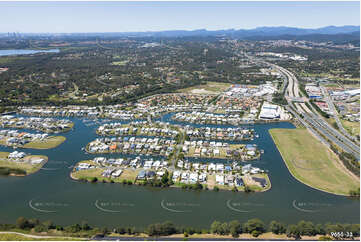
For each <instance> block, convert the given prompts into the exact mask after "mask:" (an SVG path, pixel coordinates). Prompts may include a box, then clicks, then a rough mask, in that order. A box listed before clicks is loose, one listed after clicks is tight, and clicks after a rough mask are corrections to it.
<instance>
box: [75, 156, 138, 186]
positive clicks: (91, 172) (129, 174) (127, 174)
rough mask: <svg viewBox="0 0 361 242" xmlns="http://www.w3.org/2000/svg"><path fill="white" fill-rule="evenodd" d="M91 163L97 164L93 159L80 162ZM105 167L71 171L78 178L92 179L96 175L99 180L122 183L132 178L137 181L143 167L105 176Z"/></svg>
mask: <svg viewBox="0 0 361 242" xmlns="http://www.w3.org/2000/svg"><path fill="white" fill-rule="evenodd" d="M84 162H85V163H89V164H92V165H95V163H94V162H93V161H81V162H79V163H84ZM79 163H78V164H79ZM104 170H105V169H103V168H94V169H88V170H81V171H73V172H72V173H71V177H72V178H74V179H77V180H88V181H91V179H92V178H93V177H96V178H97V179H98V181H105V182H111V181H113V182H117V183H121V182H122V181H123V180H131V181H132V182H134V181H135V178H136V177H137V175H138V173H139V171H140V170H142V169H135V170H133V169H122V170H123V172H122V174H121V175H120V176H119V177H111V178H108V177H103V176H102V173H103V171H104Z"/></svg>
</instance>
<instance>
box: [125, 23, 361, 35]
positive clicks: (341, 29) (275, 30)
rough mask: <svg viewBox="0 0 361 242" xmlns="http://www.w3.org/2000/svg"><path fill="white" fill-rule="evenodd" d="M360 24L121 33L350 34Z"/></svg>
mask: <svg viewBox="0 0 361 242" xmlns="http://www.w3.org/2000/svg"><path fill="white" fill-rule="evenodd" d="M359 31H360V26H353V25H346V26H327V27H323V28H317V29H304V28H294V27H258V28H255V29H238V30H235V29H228V30H214V31H209V30H206V29H199V30H192V31H187V30H170V31H159V32H133V33H122V34H127V35H137V36H155V37H184V36H222V35H224V36H230V37H236V38H247V37H251V36H280V35H296V36H297V35H309V34H328V35H331V34H350V33H354V32H359Z"/></svg>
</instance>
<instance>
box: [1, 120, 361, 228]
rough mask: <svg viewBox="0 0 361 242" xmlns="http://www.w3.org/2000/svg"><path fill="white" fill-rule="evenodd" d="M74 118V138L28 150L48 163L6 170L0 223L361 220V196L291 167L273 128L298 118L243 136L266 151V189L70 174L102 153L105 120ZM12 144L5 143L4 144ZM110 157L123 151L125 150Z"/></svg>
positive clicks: (259, 126) (206, 223)
mask: <svg viewBox="0 0 361 242" xmlns="http://www.w3.org/2000/svg"><path fill="white" fill-rule="evenodd" d="M171 115H172V114H167V115H165V116H164V117H163V118H162V120H163V121H169V122H170V123H174V124H182V123H179V122H175V121H171V120H170V117H171ZM69 119H71V120H72V121H73V122H74V123H75V126H74V130H73V131H70V132H68V133H65V134H63V135H64V136H66V138H67V140H66V141H65V142H64V143H63V144H61V145H60V146H58V147H56V148H54V149H50V150H32V149H24V151H25V152H30V153H32V154H43V155H47V156H48V157H49V162H48V163H47V164H46V165H45V166H44V167H43V168H44V169H42V170H40V171H39V172H37V173H35V174H32V175H29V176H26V177H0V194H1V199H0V223H5V222H7V223H14V222H15V221H16V219H17V218H18V217H20V216H24V217H28V218H38V219H40V220H52V221H54V222H55V223H57V224H63V225H68V224H74V223H80V222H81V221H87V222H89V223H90V224H92V225H97V226H108V227H115V226H120V225H133V226H138V227H143V226H146V225H148V224H150V223H155V222H163V221H166V220H170V221H173V222H174V223H176V224H179V225H189V226H194V227H209V225H210V224H211V223H212V222H213V221H214V220H219V221H230V220H234V219H238V220H240V221H242V222H243V221H246V220H247V219H251V218H260V219H262V220H263V221H265V222H266V223H268V222H270V221H271V220H278V221H282V222H285V223H295V222H298V221H300V220H310V221H313V222H314V223H326V222H343V223H346V222H347V223H351V222H352V223H359V221H360V205H359V201H358V200H352V199H349V198H346V197H342V196H336V195H332V194H328V193H325V192H321V191H318V190H315V189H312V188H310V187H308V186H306V185H304V184H302V183H300V182H299V181H297V180H295V179H294V178H293V177H292V175H291V174H290V173H289V171H288V169H287V167H286V166H285V164H284V162H283V160H282V157H281V156H280V153H279V152H278V150H277V148H276V146H275V144H274V142H273V140H272V138H271V136H270V135H269V133H268V130H269V129H271V128H294V126H293V125H292V124H291V123H287V122H281V123H271V124H255V125H249V127H251V128H254V129H255V131H256V133H257V134H258V135H259V138H255V139H254V140H253V141H247V142H243V143H256V144H257V145H258V147H259V148H260V149H263V150H264V154H262V156H261V158H260V160H257V161H251V162H249V163H252V164H254V166H256V167H260V168H261V169H265V170H268V171H269V177H270V180H271V183H272V188H271V190H269V191H267V192H263V193H249V194H246V193H243V192H238V193H235V192H231V191H219V192H214V191H186V190H182V189H177V188H163V189H162V188H151V187H141V186H136V185H131V186H128V185H121V184H106V183H96V184H92V183H84V182H78V181H74V180H72V179H71V178H70V177H69V174H70V172H71V168H72V166H73V165H75V164H76V163H77V162H78V161H80V160H86V159H92V158H94V157H96V156H97V155H91V154H86V153H85V152H84V151H83V150H82V148H83V147H85V145H86V144H87V143H88V142H90V141H92V140H94V139H95V138H97V137H98V136H97V135H96V134H95V130H96V128H97V127H98V126H99V125H100V124H99V123H93V122H84V121H83V119H81V118H69ZM124 123H126V122H124ZM191 125H192V126H200V125H195V124H191ZM208 126H211V125H208ZM213 126H216V127H231V126H230V125H213ZM32 132H34V131H32ZM11 150H12V149H11V148H7V147H0V151H11ZM19 150H20V149H19ZM103 156H107V157H110V156H112V157H122V155H121V154H117V155H103ZM198 160H202V159H198Z"/></svg>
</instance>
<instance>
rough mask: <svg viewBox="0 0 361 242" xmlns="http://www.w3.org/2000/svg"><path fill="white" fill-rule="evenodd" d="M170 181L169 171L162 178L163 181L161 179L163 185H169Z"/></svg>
mask: <svg viewBox="0 0 361 242" xmlns="http://www.w3.org/2000/svg"><path fill="white" fill-rule="evenodd" d="M168 181H169V173H168V171H167V170H166V171H165V172H164V174H163V176H162V179H161V182H162V184H163V185H167V184H168Z"/></svg>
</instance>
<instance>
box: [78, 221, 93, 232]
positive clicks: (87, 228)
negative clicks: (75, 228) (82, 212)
mask: <svg viewBox="0 0 361 242" xmlns="http://www.w3.org/2000/svg"><path fill="white" fill-rule="evenodd" d="M80 227H81V230H84V231H88V230H91V227H90V226H89V224H88V223H87V222H86V221H83V222H81V224H80Z"/></svg>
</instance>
